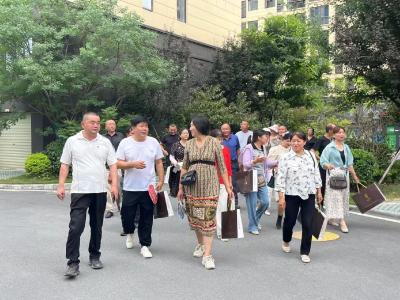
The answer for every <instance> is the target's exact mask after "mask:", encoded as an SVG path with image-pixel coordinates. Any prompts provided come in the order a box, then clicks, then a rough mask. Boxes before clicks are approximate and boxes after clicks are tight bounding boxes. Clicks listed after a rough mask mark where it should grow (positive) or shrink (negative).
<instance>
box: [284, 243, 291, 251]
mask: <svg viewBox="0 0 400 300" xmlns="http://www.w3.org/2000/svg"><path fill="white" fill-rule="evenodd" d="M282 251H283V252H285V253H290V252H291V251H292V249H290V246H289V245H287V246H286V245H285V243H282Z"/></svg>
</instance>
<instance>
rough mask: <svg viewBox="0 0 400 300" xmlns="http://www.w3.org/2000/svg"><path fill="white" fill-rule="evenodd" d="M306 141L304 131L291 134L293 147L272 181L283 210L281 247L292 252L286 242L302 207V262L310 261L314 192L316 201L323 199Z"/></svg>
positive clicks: (315, 164)
mask: <svg viewBox="0 0 400 300" xmlns="http://www.w3.org/2000/svg"><path fill="white" fill-rule="evenodd" d="M306 142H307V137H306V135H305V134H304V133H303V132H295V133H293V135H292V138H291V140H290V144H291V147H292V149H291V151H290V152H288V153H286V154H284V155H283V156H282V157H281V158H280V160H279V165H278V166H279V167H278V176H277V178H276V182H275V190H276V191H277V192H278V193H279V207H280V208H281V209H284V210H285V219H284V222H283V244H282V250H283V251H284V252H286V253H289V252H290V251H291V249H290V245H289V243H290V241H291V240H292V235H293V227H294V225H295V224H296V219H297V215H298V214H299V210H300V208H301V210H300V213H301V219H302V222H301V223H302V237H301V247H300V254H301V260H302V261H303V262H304V263H308V262H310V261H311V260H310V257H309V254H310V250H311V240H312V231H311V225H312V216H313V211H314V206H315V198H316V195H317V199H318V202H319V203H320V202H321V201H322V194H321V185H322V182H321V176H320V173H319V169H318V164H317V160H316V158H315V156H314V154H313V153H311V152H310V151H307V150H304V145H305V144H306Z"/></svg>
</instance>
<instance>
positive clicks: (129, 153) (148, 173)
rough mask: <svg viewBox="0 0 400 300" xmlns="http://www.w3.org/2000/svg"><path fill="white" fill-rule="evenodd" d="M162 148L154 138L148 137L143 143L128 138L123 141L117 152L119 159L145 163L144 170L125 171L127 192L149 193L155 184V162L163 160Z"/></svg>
mask: <svg viewBox="0 0 400 300" xmlns="http://www.w3.org/2000/svg"><path fill="white" fill-rule="evenodd" d="M163 157H164V155H163V153H162V151H161V146H160V144H159V143H158V141H157V140H156V139H155V138H153V137H149V136H148V137H146V139H145V140H144V141H143V142H138V141H135V140H134V138H133V137H127V138H125V139H123V140H122V141H121V143H120V144H119V146H118V150H117V159H118V160H124V161H128V162H130V161H137V160H142V161H144V162H145V164H146V167H145V168H144V169H134V168H131V169H127V170H125V176H124V186H123V189H124V190H125V191H147V190H148V188H149V185H150V184H155V182H156V173H155V161H156V160H157V159H161V158H163Z"/></svg>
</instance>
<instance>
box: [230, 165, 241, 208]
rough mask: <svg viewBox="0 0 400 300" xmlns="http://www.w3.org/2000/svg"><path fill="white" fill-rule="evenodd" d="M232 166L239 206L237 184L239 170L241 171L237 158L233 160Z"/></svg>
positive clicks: (236, 199)
mask: <svg viewBox="0 0 400 300" xmlns="http://www.w3.org/2000/svg"><path fill="white" fill-rule="evenodd" d="M231 166H232V185H233V193H234V194H235V204H236V206H237V205H238V204H239V196H238V186H237V172H239V162H238V161H237V160H231Z"/></svg>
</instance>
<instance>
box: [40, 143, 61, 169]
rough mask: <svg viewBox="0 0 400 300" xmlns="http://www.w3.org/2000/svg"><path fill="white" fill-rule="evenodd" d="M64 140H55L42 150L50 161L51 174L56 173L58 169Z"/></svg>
mask: <svg viewBox="0 0 400 300" xmlns="http://www.w3.org/2000/svg"><path fill="white" fill-rule="evenodd" d="M64 143H65V141H64V140H63V139H58V140H55V141H53V142H51V143H49V144H48V145H47V146H46V151H45V152H44V153H45V154H46V155H47V157H48V158H49V159H50V162H51V174H53V175H58V173H59V170H60V164H61V163H60V158H61V154H62V150H63V147H64Z"/></svg>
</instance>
